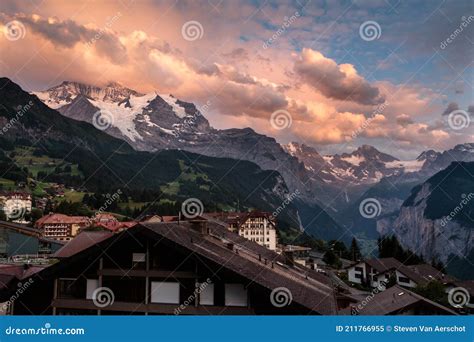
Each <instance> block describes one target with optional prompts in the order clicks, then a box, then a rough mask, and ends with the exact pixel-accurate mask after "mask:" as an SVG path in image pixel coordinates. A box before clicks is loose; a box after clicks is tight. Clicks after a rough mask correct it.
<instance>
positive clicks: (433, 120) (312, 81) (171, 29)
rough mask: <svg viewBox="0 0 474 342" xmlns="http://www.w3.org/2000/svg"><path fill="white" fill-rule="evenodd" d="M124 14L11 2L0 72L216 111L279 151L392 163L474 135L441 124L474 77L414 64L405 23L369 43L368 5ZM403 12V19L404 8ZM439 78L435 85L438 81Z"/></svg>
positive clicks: (31, 84)
mask: <svg viewBox="0 0 474 342" xmlns="http://www.w3.org/2000/svg"><path fill="white" fill-rule="evenodd" d="M384 4H385V3H384V2H383V1H382V2H381V6H382V7H383V6H385V5H384ZM126 6H129V8H128V9H127V8H125V7H124V5H123V4H118V3H113V2H102V3H100V4H99V3H95V2H94V3H92V4H89V3H84V6H79V5H77V4H76V3H75V2H67V4H66V3H63V4H61V6H57V5H56V4H54V3H51V2H44V3H42V6H41V11H39V9H38V8H36V7H35V6H34V4H30V3H28V4H24V5H22V6H21V11H20V10H19V9H18V6H16V4H15V3H14V2H10V1H9V0H6V1H5V2H4V3H2V5H0V11H2V12H4V13H3V14H2V13H0V23H1V24H3V25H5V24H6V23H7V22H8V21H11V20H19V21H20V22H22V23H23V25H25V27H26V36H25V37H24V38H23V39H20V40H16V41H10V40H8V39H5V37H4V35H3V34H1V35H0V50H1V51H2V54H1V55H0V73H1V74H2V75H5V76H8V77H11V78H12V79H13V80H14V81H16V82H19V83H20V84H21V85H22V86H23V87H24V88H26V89H28V90H40V89H41V90H42V89H45V88H48V87H51V86H54V85H56V84H59V83H61V82H62V81H63V80H73V81H79V82H84V83H90V84H96V85H104V84H106V83H107V82H109V81H118V82H120V83H122V84H124V85H126V86H128V87H130V88H133V89H135V90H137V91H140V92H151V91H157V92H160V93H169V94H173V95H174V96H176V97H178V98H180V99H183V100H185V101H189V102H194V103H196V104H197V105H198V107H199V106H202V105H204V104H206V103H208V102H209V103H210V105H209V106H206V108H207V109H206V113H205V116H206V117H207V118H208V119H209V121H210V122H211V124H212V125H213V126H214V127H216V128H230V127H239V128H243V127H251V128H253V129H254V130H255V131H257V132H259V133H262V134H267V135H269V136H273V137H275V138H276V139H277V140H278V141H280V142H282V143H285V142H288V141H289V140H296V141H301V142H305V143H307V144H310V145H311V144H312V145H316V146H317V147H318V148H324V149H339V148H342V147H343V146H345V147H347V146H357V145H360V144H361V143H369V144H375V145H377V147H378V148H380V149H382V150H384V149H385V150H386V151H387V152H391V149H393V152H394V154H398V153H399V152H400V151H401V150H403V152H405V151H407V153H412V154H418V153H419V151H420V150H421V149H424V148H436V147H439V148H440V149H443V148H448V147H451V146H452V145H454V144H456V143H460V142H465V141H469V139H471V140H472V135H471V136H469V135H468V134H467V132H464V131H462V132H456V133H455V134H454V133H453V132H452V131H450V129H449V127H447V125H446V124H445V122H444V121H445V120H442V118H440V115H439V114H440V113H442V112H443V110H444V109H445V108H444V107H445V105H444V103H446V101H455V102H456V103H459V106H457V107H453V106H452V105H451V107H448V108H449V109H450V111H452V110H454V108H458V107H461V108H466V107H467V105H468V104H472V98H470V99H469V102H466V97H468V96H469V94H470V93H472V89H468V88H466V89H465V91H464V92H460V91H458V92H457V94H454V92H453V86H454V85H455V84H458V83H459V82H460V79H461V77H462V78H463V79H468V78H467V77H465V76H466V75H459V74H457V73H453V74H452V78H450V77H446V76H445V78H443V79H440V78H438V79H436V76H437V75H439V68H437V69H435V70H434V69H433V68H434V66H432V65H431V64H430V63H427V59H422V60H416V58H412V59H410V60H408V59H407V60H406V61H405V60H404V59H403V57H406V50H407V49H405V47H404V46H403V44H402V43H403V42H401V41H399V40H400V37H399V34H398V33H397V34H395V32H400V30H399V26H401V25H404V24H405V23H404V22H403V21H396V22H391V21H382V19H380V24H381V26H382V27H383V33H382V37H381V39H379V40H378V41H376V42H366V41H364V40H362V39H360V36H359V34H358V28H359V26H360V23H361V22H363V21H364V20H367V19H366V18H367V13H369V12H368V11H369V9H368V8H367V6H366V7H364V5H362V4H357V5H356V6H355V7H354V8H357V10H353V11H352V10H350V11H349V12H346V10H347V7H348V5H347V4H345V3H343V2H341V3H339V4H331V6H328V5H327V4H325V2H315V1H311V2H308V3H306V2H305V3H301V4H300V3H298V2H296V3H288V2H286V3H278V2H275V4H272V5H262V6H260V7H258V8H257V7H256V6H255V4H254V3H252V2H250V1H249V2H245V1H244V2H239V3H237V2H230V1H229V2H221V3H219V4H217V3H213V4H210V3H209V4H204V5H203V4H200V3H196V2H179V3H177V4H174V2H173V1H170V2H153V3H148V2H130V3H127V4H126ZM404 6H405V5H404ZM397 10H398V11H400V12H401V13H405V14H406V12H404V11H405V7H403V6H401V5H400V6H397ZM296 11H298V13H300V16H299V17H298V18H297V20H295V21H294V22H292V24H291V25H290V27H288V28H287V29H286V30H285V31H284V32H283V33H282V34H279V35H278V39H276V40H275V42H274V43H272V44H271V46H270V47H269V48H267V49H264V48H263V47H262V44H263V43H264V42H265V41H267V40H268V39H269V38H270V37H273V35H274V34H275V33H276V32H277V30H278V28H280V27H281V25H282V24H283V23H284V22H285V17H286V18H289V17H291V16H292V15H293V14H294V13H295V12H296ZM20 12H21V13H20ZM35 13H41V14H40V15H39V14H35ZM120 13H123V15H121V14H120ZM341 15H342V17H341ZM316 17H317V18H318V20H315V18H316ZM382 17H383V16H382ZM382 17H381V18H382ZM137 18H139V20H138V19H137ZM189 20H197V21H199V22H200V23H201V24H202V26H203V35H202V38H201V39H199V40H196V41H188V40H186V39H184V37H183V36H182V32H181V28H182V26H183V24H184V23H185V22H187V21H189ZM456 20H458V19H456ZM414 22H416V24H417V25H418V24H419V23H418V21H417V20H415V21H414ZM397 25H398V26H397ZM473 27H474V26H473ZM0 28H1V29H2V30H3V29H4V27H2V26H0ZM404 28H405V29H406V27H404ZM464 36H465V35H463V36H462V37H461V36H459V39H457V44H460V43H461V42H462V41H463V40H462V39H465V38H464ZM431 38H432V37H431ZM431 38H430V39H431ZM439 38H442V37H439ZM397 39H398V40H397ZM400 44H402V45H400ZM450 48H451V47H447V48H446V50H448V49H450ZM425 51H433V49H430V50H425ZM404 53H405V54H404ZM328 56H331V58H329V57H328ZM428 57H429V56H428ZM443 57H445V55H444V54H443ZM437 63H438V64H437V65H436V67H438V66H439V61H437ZM405 64H406V65H405ZM425 64H426V66H425ZM433 64H434V63H433ZM433 70H434V71H435V72H433ZM414 71H416V73H414ZM368 75H370V81H369V76H368ZM426 75H428V76H427V77H426ZM423 77H425V80H423ZM426 79H428V80H429V82H427V81H426ZM433 79H436V83H434V82H433V83H430V82H432V80H433ZM465 87H470V85H469V84H468V83H467V82H466V83H465V84H464V88H465ZM458 88H459V87H458ZM439 89H446V90H447V91H449V93H450V95H451V96H456V97H455V98H452V97H448V96H447V95H446V92H445V93H443V92H440V91H439ZM456 89H457V88H456ZM277 110H285V111H287V112H288V113H290V115H291V117H292V122H293V123H292V125H291V127H289V128H288V129H285V130H277V129H275V128H273V127H272V126H271V125H270V122H269V120H270V117H271V115H272V113H273V112H275V111H277ZM446 110H448V109H446ZM469 110H470V111H471V112H472V111H473V108H472V107H470V109H469ZM450 111H449V112H450ZM449 112H447V114H449Z"/></svg>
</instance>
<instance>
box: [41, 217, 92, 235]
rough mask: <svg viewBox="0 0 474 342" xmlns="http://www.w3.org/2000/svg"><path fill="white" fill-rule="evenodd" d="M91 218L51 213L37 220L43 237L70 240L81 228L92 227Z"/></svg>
mask: <svg viewBox="0 0 474 342" xmlns="http://www.w3.org/2000/svg"><path fill="white" fill-rule="evenodd" d="M90 225H91V220H90V218H88V217H87V216H68V215H63V214H55V213H51V214H48V215H46V216H43V217H41V218H40V219H39V220H38V221H36V222H35V228H37V229H39V230H40V231H41V233H42V235H43V237H45V238H48V239H54V240H59V241H69V240H71V239H72V238H73V237H75V236H76V235H77V234H78V232H79V231H80V230H81V229H84V228H87V227H90Z"/></svg>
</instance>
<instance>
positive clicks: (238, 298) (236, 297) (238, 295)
mask: <svg viewBox="0 0 474 342" xmlns="http://www.w3.org/2000/svg"><path fill="white" fill-rule="evenodd" d="M225 305H226V306H247V289H246V288H245V287H244V285H243V284H225Z"/></svg>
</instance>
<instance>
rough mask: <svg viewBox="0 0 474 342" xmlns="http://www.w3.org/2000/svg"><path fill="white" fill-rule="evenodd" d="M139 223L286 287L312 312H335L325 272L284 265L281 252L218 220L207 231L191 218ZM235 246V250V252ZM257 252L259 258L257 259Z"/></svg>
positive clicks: (268, 282)
mask: <svg viewBox="0 0 474 342" xmlns="http://www.w3.org/2000/svg"><path fill="white" fill-rule="evenodd" d="M141 225H142V226H143V227H145V228H147V229H149V230H151V231H152V232H154V233H156V234H158V235H160V236H162V237H164V238H166V239H168V240H171V241H173V242H175V243H177V244H179V245H181V246H183V247H185V248H187V249H189V250H191V251H193V252H195V253H197V254H199V255H201V256H203V257H205V258H208V259H210V260H212V261H214V262H216V263H217V264H220V265H222V266H223V267H225V268H227V269H230V270H232V271H234V272H236V273H238V274H240V275H242V276H244V277H246V278H247V279H250V280H251V281H254V282H256V283H258V284H260V285H261V286H264V287H266V288H268V289H270V290H273V289H275V288H278V287H286V288H287V289H289V290H290V292H291V294H292V296H293V300H294V301H295V302H297V303H299V304H301V305H303V306H305V307H307V308H309V309H311V310H314V311H315V312H318V313H320V314H324V315H331V314H335V313H336V301H335V297H334V291H333V287H332V284H331V280H330V279H329V278H328V277H327V276H324V275H321V274H320V273H317V272H315V271H312V270H310V269H307V268H303V267H298V266H295V267H287V266H284V265H283V262H284V259H283V256H281V255H279V254H277V253H275V252H273V251H270V250H268V249H267V248H265V247H263V246H260V245H259V244H257V243H255V242H252V241H249V240H247V239H245V238H243V237H241V236H239V235H237V234H234V233H231V232H229V231H228V230H227V229H226V228H225V227H223V226H222V225H220V224H217V223H214V222H208V223H207V225H208V226H207V227H208V229H209V234H201V233H199V232H197V231H195V230H193V229H192V228H191V227H192V223H191V222H181V223H180V224H178V223H142V224H141ZM228 243H233V244H234V246H235V248H234V249H233V250H231V249H229V248H228V247H227V244H228ZM236 249H237V250H238V253H236V252H235V250H236ZM259 254H260V255H261V256H262V261H259V259H258V255H259ZM264 258H266V259H268V260H273V261H275V263H274V267H273V268H272V266H271V262H269V263H268V264H267V265H265V264H264V262H263V259H264ZM277 262H278V263H277ZM306 276H307V277H308V279H306V278H305V277H306Z"/></svg>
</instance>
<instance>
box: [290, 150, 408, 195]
mask: <svg viewBox="0 0 474 342" xmlns="http://www.w3.org/2000/svg"><path fill="white" fill-rule="evenodd" d="M285 149H286V150H287V151H288V153H290V154H291V155H293V156H295V157H297V158H298V159H299V160H300V161H301V162H303V163H304V165H305V166H306V168H307V169H308V170H309V171H311V172H313V173H315V174H319V175H320V177H322V178H323V179H324V180H325V181H326V182H327V183H338V184H340V185H346V186H354V185H360V184H373V183H376V182H378V181H380V179H381V178H382V177H386V176H391V175H393V174H398V173H400V172H402V171H403V170H404V168H406V167H407V166H408V165H404V162H401V161H399V160H398V159H397V158H395V157H392V156H390V155H388V154H385V153H382V152H380V151H378V150H377V149H376V148H374V147H372V146H369V145H363V146H361V147H359V148H358V149H357V150H355V151H354V152H352V153H343V154H340V155H339V154H335V155H326V156H321V155H320V154H319V153H318V152H317V151H316V150H315V149H314V148H312V147H309V146H306V145H300V144H298V143H295V142H293V143H290V144H288V145H286V146H285Z"/></svg>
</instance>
